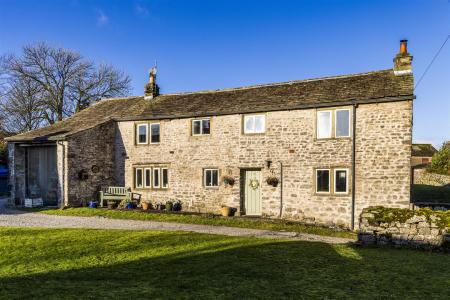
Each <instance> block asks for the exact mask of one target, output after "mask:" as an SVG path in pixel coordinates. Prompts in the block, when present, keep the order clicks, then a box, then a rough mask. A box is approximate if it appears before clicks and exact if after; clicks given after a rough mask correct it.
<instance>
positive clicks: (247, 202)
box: [244, 170, 261, 216]
mask: <svg viewBox="0 0 450 300" xmlns="http://www.w3.org/2000/svg"><path fill="white" fill-rule="evenodd" d="M244 207H245V214H246V215H250V216H260V215H261V171H260V170H246V171H245V185H244Z"/></svg>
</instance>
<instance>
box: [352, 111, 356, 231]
mask: <svg viewBox="0 0 450 300" xmlns="http://www.w3.org/2000/svg"><path fill="white" fill-rule="evenodd" d="M356 107H357V104H356V103H354V104H353V110H352V120H353V125H352V221H351V229H352V231H353V230H355V186H356V183H355V178H356V174H355V172H356Z"/></svg>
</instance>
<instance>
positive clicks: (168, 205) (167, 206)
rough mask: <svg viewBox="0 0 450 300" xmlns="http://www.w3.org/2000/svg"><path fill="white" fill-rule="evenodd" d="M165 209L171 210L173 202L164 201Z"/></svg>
mask: <svg viewBox="0 0 450 300" xmlns="http://www.w3.org/2000/svg"><path fill="white" fill-rule="evenodd" d="M166 210H167V211H172V210H173V202H172V201H167V202H166Z"/></svg>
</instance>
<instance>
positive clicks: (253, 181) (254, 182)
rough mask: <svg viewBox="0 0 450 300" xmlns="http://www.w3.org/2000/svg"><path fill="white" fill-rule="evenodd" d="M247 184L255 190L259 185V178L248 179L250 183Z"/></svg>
mask: <svg viewBox="0 0 450 300" xmlns="http://www.w3.org/2000/svg"><path fill="white" fill-rule="evenodd" d="M249 186H250V187H251V188H252V189H254V190H256V189H257V188H258V187H259V180H256V179H250V184H249Z"/></svg>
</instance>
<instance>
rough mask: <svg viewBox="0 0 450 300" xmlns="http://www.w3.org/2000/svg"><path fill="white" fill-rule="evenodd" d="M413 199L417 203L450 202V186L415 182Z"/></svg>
mask: <svg viewBox="0 0 450 300" xmlns="http://www.w3.org/2000/svg"><path fill="white" fill-rule="evenodd" d="M412 199H413V202H416V203H417V202H434V203H450V188H448V187H445V186H432V185H425V184H414V185H413V187H412Z"/></svg>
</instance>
